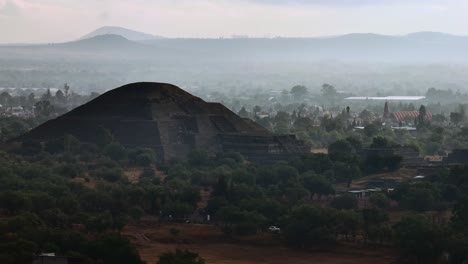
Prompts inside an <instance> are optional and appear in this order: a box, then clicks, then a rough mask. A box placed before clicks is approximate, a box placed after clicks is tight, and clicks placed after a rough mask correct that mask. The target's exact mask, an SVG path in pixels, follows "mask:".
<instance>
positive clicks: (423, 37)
mask: <svg viewBox="0 0 468 264" xmlns="http://www.w3.org/2000/svg"><path fill="white" fill-rule="evenodd" d="M467 47H468V37H463V36H455V35H450V34H444V33H437V32H418V33H412V34H409V35H404V36H386V35H378V34H362V33H359V34H348V35H342V36H334V37H327V38H245V39H175V38H174V39H171V38H159V39H150V40H145V41H134V40H131V39H127V38H125V37H124V36H122V35H119V34H105V35H97V36H94V37H91V38H86V39H81V40H78V41H73V42H67V43H61V44H49V45H30V46H3V47H0V58H2V57H3V58H7V57H8V58H13V57H21V56H24V57H27V58H29V57H44V56H45V55H46V54H49V55H50V56H52V57H57V56H56V54H60V56H61V57H63V58H66V57H67V56H75V57H80V58H84V56H82V53H86V54H88V55H91V58H95V57H96V56H106V57H109V58H118V59H126V60H131V59H143V60H151V61H158V62H161V61H166V62H170V63H176V62H184V61H194V62H198V63H202V64H204V63H205V62H207V61H210V62H214V61H216V62H222V63H223V64H224V63H228V62H229V61H251V62H255V61H257V62H258V61H262V62H272V63H276V62H281V61H314V60H315V61H319V60H353V61H404V62H420V61H432V62H434V61H443V62H457V61H463V62H468V49H467ZM26 51H27V53H26ZM12 54H14V55H12Z"/></svg>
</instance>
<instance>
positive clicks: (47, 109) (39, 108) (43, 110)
mask: <svg viewBox="0 0 468 264" xmlns="http://www.w3.org/2000/svg"><path fill="white" fill-rule="evenodd" d="M34 107H35V112H36V114H37V115H39V116H41V117H45V118H48V117H50V115H52V113H54V111H55V108H54V107H53V106H52V104H51V103H50V101H39V102H37V103H36V104H35V105H34Z"/></svg>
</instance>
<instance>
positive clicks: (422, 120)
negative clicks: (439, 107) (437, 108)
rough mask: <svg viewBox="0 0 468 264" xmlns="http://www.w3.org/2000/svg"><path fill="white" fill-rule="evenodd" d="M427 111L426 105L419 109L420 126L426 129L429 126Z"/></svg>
mask: <svg viewBox="0 0 468 264" xmlns="http://www.w3.org/2000/svg"><path fill="white" fill-rule="evenodd" d="M426 120H427V111H426V107H425V106H424V105H421V106H420V107H419V115H418V126H419V127H425V126H426V125H427V122H426Z"/></svg>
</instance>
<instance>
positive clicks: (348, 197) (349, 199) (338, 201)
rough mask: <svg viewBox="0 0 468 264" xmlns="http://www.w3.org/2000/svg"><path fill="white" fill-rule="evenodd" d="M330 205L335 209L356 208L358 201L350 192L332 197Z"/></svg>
mask: <svg viewBox="0 0 468 264" xmlns="http://www.w3.org/2000/svg"><path fill="white" fill-rule="evenodd" d="M331 206H333V207H334V208H336V209H347V210H349V209H356V208H357V207H358V201H357V199H356V197H355V196H354V195H352V194H343V195H340V196H337V197H335V199H333V201H332V203H331Z"/></svg>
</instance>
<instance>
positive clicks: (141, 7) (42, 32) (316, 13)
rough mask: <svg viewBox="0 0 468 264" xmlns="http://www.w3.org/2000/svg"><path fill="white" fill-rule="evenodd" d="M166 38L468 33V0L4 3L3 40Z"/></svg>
mask: <svg viewBox="0 0 468 264" xmlns="http://www.w3.org/2000/svg"><path fill="white" fill-rule="evenodd" d="M105 25H113V26H122V27H127V28H131V29H135V30H139V31H144V32H148V33H152V34H155V35H162V36H167V37H220V36H231V35H235V34H237V35H250V36H260V37H261V36H272V37H273V36H302V37H306V36H323V35H338V34H346V33H352V32H373V33H382V34H394V35H398V34H406V33H409V32H416V31H441V32H447V33H453V34H460V35H468V0H0V42H3V43H5V42H61V41H68V40H73V39H76V38H78V37H80V36H81V35H84V34H86V33H88V32H90V31H92V30H94V29H96V28H98V27H101V26H105Z"/></svg>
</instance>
